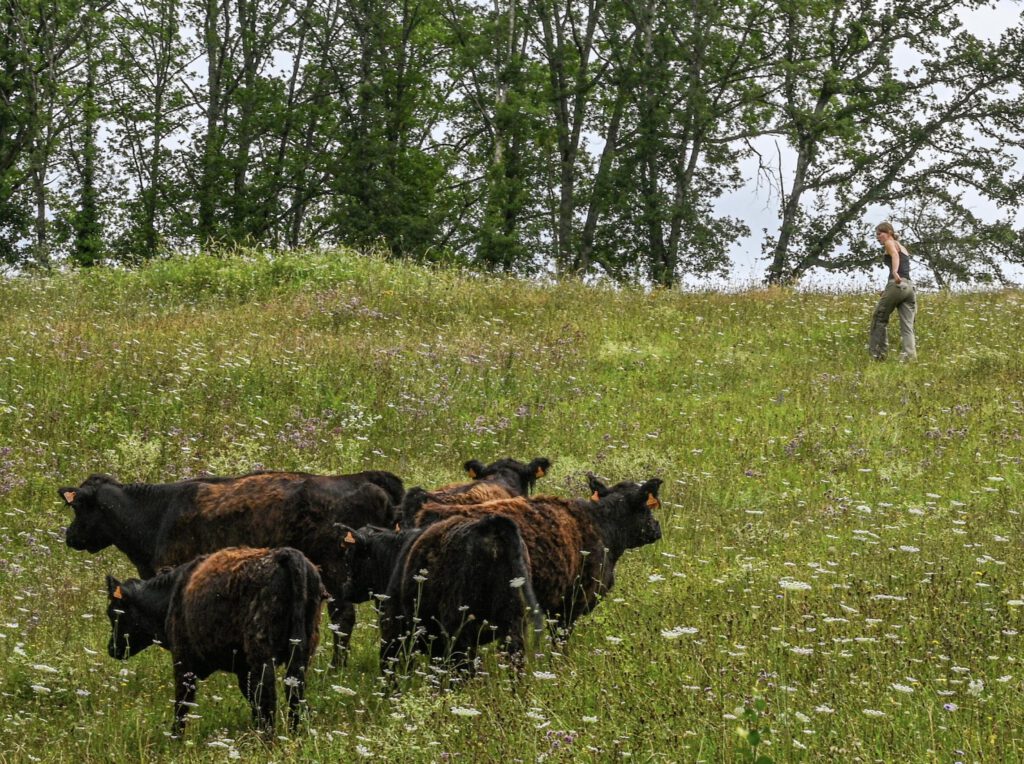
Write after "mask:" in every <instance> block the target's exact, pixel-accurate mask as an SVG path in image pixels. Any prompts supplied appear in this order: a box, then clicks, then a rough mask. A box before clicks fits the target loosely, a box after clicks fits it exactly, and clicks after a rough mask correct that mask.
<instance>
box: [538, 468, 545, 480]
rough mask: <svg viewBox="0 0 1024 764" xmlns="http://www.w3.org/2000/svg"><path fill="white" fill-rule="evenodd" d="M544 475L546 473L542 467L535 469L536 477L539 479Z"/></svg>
mask: <svg viewBox="0 0 1024 764" xmlns="http://www.w3.org/2000/svg"><path fill="white" fill-rule="evenodd" d="M546 474H547V473H546V472H545V471H544V468H543V467H538V468H537V477H539V478H541V477H544V476H545V475H546Z"/></svg>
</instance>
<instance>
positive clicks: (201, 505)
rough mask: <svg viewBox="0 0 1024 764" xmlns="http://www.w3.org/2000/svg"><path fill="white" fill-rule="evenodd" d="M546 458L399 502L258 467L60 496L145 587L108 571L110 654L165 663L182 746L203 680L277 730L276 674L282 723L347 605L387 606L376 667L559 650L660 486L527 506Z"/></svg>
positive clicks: (649, 518)
mask: <svg viewBox="0 0 1024 764" xmlns="http://www.w3.org/2000/svg"><path fill="white" fill-rule="evenodd" d="M550 466H551V463H550V461H549V460H548V459H545V458H537V459H534V460H533V461H532V462H530V463H529V464H524V463H522V462H518V461H516V460H514V459H500V460H498V461H496V462H494V463H493V464H490V465H484V464H482V463H481V462H479V461H476V460H471V461H468V462H466V464H465V468H466V471H467V473H468V474H469V477H470V480H469V482H465V483H457V484H452V485H447V486H444V487H441V488H438V489H436V490H433V491H426V490H424V489H422V488H412V489H410V490H409V491H408V492H406V491H405V489H404V486H403V483H402V480H401V479H400V478H398V477H397V476H395V475H393V474H391V473H389V472H382V471H366V472H360V473H356V474H352V475H332V476H322V475H311V474H307V473H299V472H256V473H253V474H250V475H244V476H241V477H210V478H196V479H191V480H184V481H181V482H176V483H166V484H158V485H153V484H144V483H135V484H130V485H122V484H121V483H119V482H117V481H116V480H114V479H112V478H110V477H107V476H102V475H93V476H91V477H89V478H88V479H87V480H85V482H83V483H82V484H81V485H80V486H77V487H68V488H61V489H59V493H60V496H61V498H62V499H63V500H64V501H65V503H66V504H67V506H69V507H70V508H71V509H72V510H73V512H74V518H73V520H72V522H71V524H70V525H69V526H68V529H67V544H68V546H69V547H71V548H72V549H77V550H83V551H86V552H90V553H96V552H99V551H100V550H102V549H105V548H107V547H108V546H111V545H113V546H115V547H117V549H119V550H120V551H121V552H123V553H124V554H125V555H127V557H128V559H129V560H130V561H131V562H132V564H133V565H134V566H135V568H136V569H137V570H138V573H139V576H141V579H129V580H126V581H118V580H117V579H115V578H114V577H112V576H109V575H108V576H107V593H108V607H107V614H108V616H109V618H110V623H111V628H112V635H111V638H110V643H109V647H108V649H109V652H110V655H111V657H114V658H118V659H125V658H127V657H129V656H130V655H134V654H135V653H137V652H139V651H140V650H143V649H145V648H146V647H148V646H149V645H152V644H159V645H161V646H163V647H165V648H167V649H168V650H170V651H171V654H172V658H173V662H174V680H175V688H176V693H175V721H174V731H175V733H177V734H180V732H181V730H182V729H183V727H184V724H185V718H186V716H187V714H188V712H189V709H190V708H192V707H193V706H194V705H195V703H194V700H195V690H196V682H197V681H198V680H199V679H205V678H206V677H207V676H209V675H210V674H212V673H213V672H214V671H229V672H231V673H234V674H236V675H237V677H238V683H239V688H240V689H241V691H242V693H243V694H244V695H245V697H246V698H247V699H248V701H249V703H250V704H251V706H252V710H253V718H254V720H255V721H256V722H257V723H259V724H260V725H261V726H262V727H263V728H269V727H271V726H272V725H273V719H274V715H275V709H276V689H275V678H274V669H275V666H284V667H285V673H286V677H285V681H284V686H285V695H286V697H287V700H288V705H289V714H290V720H291V722H292V724H293V725H294V724H296V723H297V722H298V718H299V710H300V707H301V704H302V702H303V697H304V690H305V672H306V669H307V666H308V664H309V661H310V659H311V658H312V656H313V653H314V651H315V650H316V647H317V644H318V642H319V619H320V613H321V606H322V603H323V602H324V601H325V600H326V602H327V607H328V613H329V616H330V620H331V631H332V632H333V637H334V653H333V660H332V665H338V664H340V663H343V662H344V660H345V656H346V654H347V650H348V642H349V637H350V635H351V633H352V628H353V626H354V625H355V605H356V604H358V603H360V602H366V601H368V600H370V599H371V598H376V599H378V600H379V601H380V604H379V612H380V637H381V644H380V667H381V671H382V673H384V674H385V675H386V676H389V677H394V676H395V671H396V669H395V665H394V664H395V663H396V662H397V661H398V660H399V658H400V657H402V656H404V655H407V654H409V653H412V652H426V653H428V654H430V655H431V656H433V657H437V658H442V659H445V660H447V661H450V662H451V663H452V664H453V666H454V667H455V668H456V669H460V670H470V671H471V670H472V667H473V665H474V662H475V657H476V648H477V646H478V645H481V644H484V643H486V642H489V641H493V640H500V641H501V644H502V646H503V649H504V650H506V651H507V652H508V654H509V657H510V660H511V662H512V664H513V665H514V666H516V667H521V666H522V658H523V653H524V649H525V644H526V640H527V639H528V638H529V636H530V632H531V631H533V632H535V633H539V632H540V631H542V630H543V628H544V625H545V623H546V624H548V625H550V626H551V628H552V630H553V632H554V633H555V634H557V635H558V637H559V638H560V639H564V638H567V637H568V634H569V632H570V631H571V629H572V626H573V623H574V622H575V621H576V619H577V618H579V617H580V616H581V615H584V614H586V613H588V612H590V611H591V610H592V609H593V608H594V607H595V606H596V605H597V603H598V601H599V599H600V598H601V596H603V595H604V594H605V593H606V592H608V591H609V590H610V589H611V588H612V584H613V583H614V578H615V564H616V562H617V561H618V559H619V557H620V556H621V555H622V554H623V552H624V551H625V550H626V549H630V548H634V547H639V546H643V545H645V544H650V543H653V542H654V541H657V540H658V539H659V538H661V527H660V525H659V523H658V521H657V520H656V519H655V516H654V513H653V511H654V510H655V509H658V508H659V507H660V503H659V500H658V490H659V488H660V486H661V480H659V479H657V478H654V479H651V480H648V481H647V482H645V483H642V484H639V483H633V482H628V481H627V482H622V483H618V484H616V485H612V486H607V485H605V484H604V483H603V482H601V481H600V480H598V479H597V478H596V477H593V476H591V477H590V478H589V483H590V489H591V491H592V494H591V495H590V496H589V497H588V498H585V499H576V500H567V499H561V498H556V497H553V496H531V493H532V491H533V488H534V484H535V482H536V480H537V479H538V478H540V477H543V476H544V474H545V473H546V472H547V471H548V470H549V469H550Z"/></svg>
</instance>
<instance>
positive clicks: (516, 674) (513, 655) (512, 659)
mask: <svg viewBox="0 0 1024 764" xmlns="http://www.w3.org/2000/svg"><path fill="white" fill-rule="evenodd" d="M506 649H507V651H508V663H509V666H511V668H512V674H513V678H514V679H522V678H523V673H524V671H525V670H526V643H525V641H524V639H523V633H522V630H521V629H519V630H517V631H513V632H512V633H511V634H509V636H508V643H507V647H506Z"/></svg>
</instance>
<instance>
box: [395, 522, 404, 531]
mask: <svg viewBox="0 0 1024 764" xmlns="http://www.w3.org/2000/svg"><path fill="white" fill-rule="evenodd" d="M400 530H402V526H401V525H399V524H398V523H395V533H398V532H399V531H400Z"/></svg>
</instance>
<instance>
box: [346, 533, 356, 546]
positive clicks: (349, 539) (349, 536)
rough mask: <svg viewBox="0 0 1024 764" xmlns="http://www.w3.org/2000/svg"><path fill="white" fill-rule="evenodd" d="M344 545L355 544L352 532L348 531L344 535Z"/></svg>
mask: <svg viewBox="0 0 1024 764" xmlns="http://www.w3.org/2000/svg"><path fill="white" fill-rule="evenodd" d="M345 543H346V544H355V543H356V537H355V534H354V533H352V531H349V532H348V533H346V534H345Z"/></svg>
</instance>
